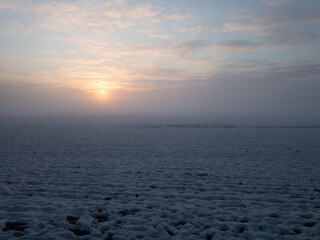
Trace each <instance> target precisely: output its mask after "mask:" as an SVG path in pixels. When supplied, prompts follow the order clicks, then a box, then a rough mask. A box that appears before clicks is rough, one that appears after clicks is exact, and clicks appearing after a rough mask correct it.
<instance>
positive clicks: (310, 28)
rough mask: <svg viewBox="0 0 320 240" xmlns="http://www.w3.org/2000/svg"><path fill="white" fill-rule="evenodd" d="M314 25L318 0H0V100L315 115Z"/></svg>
mask: <svg viewBox="0 0 320 240" xmlns="http://www.w3.org/2000/svg"><path fill="white" fill-rule="evenodd" d="M319 36H320V2H319V1H317V0H227V1H213V0H201V1H196V0H177V1H161V0H159V1H146V0H144V1H133V0H111V1H102V0H90V1H89V0H87V1H85V0H83V1H76V0H74V1H66V0H65V1H63V0H60V1H58V0H56V1H53V0H48V1H40V0H38V1H37V0H0V102H1V103H0V111H1V115H7V114H24V113H30V114H32V113H40V114H42V113H44V114H46V113H103V114H111V113H185V114H191V115H192V114H211V115H213V116H214V115H215V114H217V115H218V114H219V115H229V116H230V115H237V114H238V115H248V116H249V115H250V116H255V115H257V116H262V115H263V116H264V115H266V116H279V117H280V116H281V117H284V118H288V119H289V118H295V117H296V118H297V119H300V120H301V119H305V120H306V121H309V120H310V121H313V122H317V121H320V113H319V112H320V110H319V107H318V103H319V102H320V97H319V95H320V91H319V90H320V64H319V63H320V44H319ZM102 91H104V92H105V93H102Z"/></svg>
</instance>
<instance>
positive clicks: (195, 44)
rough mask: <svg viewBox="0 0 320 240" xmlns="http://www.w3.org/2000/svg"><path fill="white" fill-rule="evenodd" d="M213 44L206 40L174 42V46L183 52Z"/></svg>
mask: <svg viewBox="0 0 320 240" xmlns="http://www.w3.org/2000/svg"><path fill="white" fill-rule="evenodd" d="M210 46H212V43H211V42H209V41H204V40H189V41H184V42H180V43H177V44H174V45H173V46H172V48H173V49H174V50H178V51H179V52H183V53H190V52H194V51H197V50H201V49H206V48H208V47H210Z"/></svg>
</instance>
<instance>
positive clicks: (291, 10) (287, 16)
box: [224, 4, 320, 31]
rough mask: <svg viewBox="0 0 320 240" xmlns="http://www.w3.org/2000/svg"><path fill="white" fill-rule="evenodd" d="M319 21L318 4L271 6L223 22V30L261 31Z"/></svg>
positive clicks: (319, 11) (319, 10)
mask: <svg viewBox="0 0 320 240" xmlns="http://www.w3.org/2000/svg"><path fill="white" fill-rule="evenodd" d="M319 21H320V9H319V5H315V6H313V5H312V4H310V5H304V6H300V7H286V8H271V9H268V10H267V11H264V12H259V13H255V14H242V15H237V16H234V19H232V20H231V21H227V22H226V23H225V24H224V31H244V30H247V31H261V30H264V29H270V28H275V27H281V26H287V25H298V24H304V23H311V22H319Z"/></svg>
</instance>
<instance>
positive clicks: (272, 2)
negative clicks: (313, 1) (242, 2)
mask: <svg viewBox="0 0 320 240" xmlns="http://www.w3.org/2000/svg"><path fill="white" fill-rule="evenodd" d="M297 1H299V0H262V3H264V4H267V5H269V6H270V7H277V6H281V5H284V4H289V3H294V2H297Z"/></svg>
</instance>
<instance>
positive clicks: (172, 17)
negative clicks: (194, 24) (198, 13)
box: [163, 14, 191, 22]
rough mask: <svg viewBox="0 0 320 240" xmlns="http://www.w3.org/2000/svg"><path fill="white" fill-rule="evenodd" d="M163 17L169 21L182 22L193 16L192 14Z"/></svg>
mask: <svg viewBox="0 0 320 240" xmlns="http://www.w3.org/2000/svg"><path fill="white" fill-rule="evenodd" d="M163 17H164V18H165V19H168V20H174V21H177V22H182V21H184V20H187V19H189V18H191V15H190V14H169V15H164V16H163Z"/></svg>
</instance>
